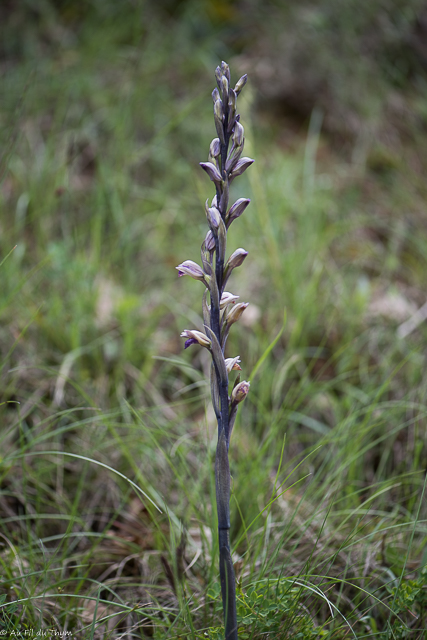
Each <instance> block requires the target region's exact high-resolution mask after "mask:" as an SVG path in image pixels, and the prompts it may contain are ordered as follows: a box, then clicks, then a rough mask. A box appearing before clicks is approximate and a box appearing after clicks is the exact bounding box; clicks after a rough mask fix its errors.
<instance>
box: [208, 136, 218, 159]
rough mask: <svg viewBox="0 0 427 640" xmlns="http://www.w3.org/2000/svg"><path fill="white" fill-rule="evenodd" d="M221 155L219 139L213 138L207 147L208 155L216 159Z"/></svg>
mask: <svg viewBox="0 0 427 640" xmlns="http://www.w3.org/2000/svg"><path fill="white" fill-rule="evenodd" d="M220 153H221V142H220V139H219V138H214V139H213V140H212V142H211V145H210V147H209V155H211V156H212V157H213V158H217V157H218V156H219V154H220Z"/></svg>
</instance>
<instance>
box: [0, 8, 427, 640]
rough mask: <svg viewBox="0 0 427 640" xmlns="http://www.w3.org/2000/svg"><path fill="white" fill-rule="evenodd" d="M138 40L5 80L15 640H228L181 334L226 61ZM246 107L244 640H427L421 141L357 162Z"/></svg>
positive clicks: (7, 610) (186, 43) (163, 38)
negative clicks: (219, 71) (202, 164)
mask: <svg viewBox="0 0 427 640" xmlns="http://www.w3.org/2000/svg"><path fill="white" fill-rule="evenodd" d="M129 16H130V17H129V18H126V20H125V19H123V22H121V21H120V20H116V24H114V21H112V22H111V23H109V22H108V21H107V22H104V23H101V24H99V25H97V24H96V23H95V22H93V21H92V22H91V21H90V20H89V19H88V20H87V22H84V23H83V24H84V25H85V26H84V28H82V29H81V30H80V31H79V32H78V33H79V35H78V37H75V38H74V39H71V40H70V39H69V40H67V39H64V42H63V43H61V44H60V45H55V47H54V55H53V53H52V51H53V50H52V48H50V49H49V48H48V50H47V53H43V51H40V50H37V51H36V53H37V55H36V56H34V52H29V53H25V52H24V54H23V55H22V56H21V57H20V58H19V60H18V61H16V60H15V61H14V62H13V61H12V62H11V63H10V65H9V66H7V65H6V63H5V64H4V66H3V71H2V80H3V82H2V107H1V111H0V119H1V122H2V131H1V139H2V148H3V150H4V151H3V159H2V163H3V165H2V166H4V167H6V170H5V171H4V173H3V174H2V184H1V189H0V207H1V213H2V215H1V223H0V225H1V235H0V248H1V257H0V260H3V258H5V260H4V261H3V263H2V265H1V267H0V269H1V276H2V286H1V289H0V310H1V327H0V354H1V373H0V375H1V389H2V398H1V402H2V404H1V405H0V413H1V424H2V429H1V434H0V439H1V446H0V450H1V461H0V462H1V464H0V474H1V492H0V515H1V521H0V527H1V528H0V544H1V545H2V553H1V557H0V563H1V569H0V574H1V596H0V597H1V600H0V606H1V609H0V610H1V614H0V616H1V617H0V620H1V625H3V626H2V629H3V630H5V631H6V632H7V633H9V635H10V634H11V633H12V631H14V632H15V634H16V635H17V637H28V635H29V633H25V632H26V631H29V630H33V631H34V632H37V631H38V630H46V631H47V630H49V629H50V630H51V631H50V633H51V635H52V637H53V635H54V632H56V633H60V632H62V633H65V632H67V633H69V634H70V635H71V637H78V638H88V639H89V638H112V639H113V638H121V637H124V636H126V635H127V637H140V638H141V637H142V638H143V637H154V638H158V639H163V638H206V637H210V638H211V639H215V638H220V637H221V603H220V596H219V585H218V576H217V566H218V559H217V554H218V549H217V541H216V512H215V509H213V508H212V504H213V500H214V493H215V492H214V480H213V459H214V455H215V437H214V431H215V427H214V424H213V423H214V420H213V415H212V413H211V410H210V408H209V402H208V395H209V389H208V385H207V383H206V380H207V374H208V369H209V362H208V358H204V354H203V353H200V352H199V351H196V350H195V351H194V352H193V353H192V354H188V353H187V352H185V354H184V353H183V351H182V344H181V342H182V341H180V339H179V337H178V336H179V332H180V331H181V330H182V329H183V328H184V327H189V326H190V325H189V322H190V323H192V324H193V325H194V327H196V328H200V325H201V319H200V317H199V312H198V311H197V310H198V309H199V302H200V295H199V294H200V291H199V290H198V287H197V286H191V283H189V282H182V281H181V280H180V281H179V282H177V279H176V272H175V270H174V268H173V267H175V266H176V265H177V264H179V263H180V262H182V260H183V259H187V258H189V259H194V260H197V259H198V255H197V247H198V243H200V238H202V237H203V236H204V233H203V231H204V229H205V223H204V214H203V203H204V198H205V193H206V190H205V186H206V181H205V180H204V176H203V175H200V174H201V173H202V172H201V171H200V170H199V168H198V162H199V161H200V160H203V159H204V158H203V153H204V152H203V150H204V149H206V148H207V144H208V142H209V141H210V139H211V137H213V135H214V133H213V131H212V124H211V110H210V103H209V93H210V90H211V88H212V87H211V85H212V82H213V77H212V76H211V69H212V68H213V67H214V66H215V64H216V62H217V60H216V57H215V55H214V53H215V54H216V49H215V47H217V46H218V45H217V44H215V45H214V44H213V43H214V42H217V40H216V34H215V33H214V36H215V37H214V36H212V35H209V34H207V37H206V39H205V40H204V42H203V43H201V42H200V41H196V40H194V37H193V35H192V32H191V29H190V28H189V26H188V25H189V22H188V20H187V21H181V22H177V21H175V20H174V19H173V18H168V19H167V20H164V19H162V18H159V17H158V15H157V14H156V13H155V12H152V15H150V16H148V17H147V18H146V23H144V24H146V27H144V32H143V33H142V35H141V33H139V32H137V30H136V28H135V32H132V30H130V29H129V24H128V22H127V20H129V22H130V23H132V24H133V22H132V15H131V14H129ZM148 27H149V28H148ZM69 33H73V31H72V30H71V31H69ZM227 53H228V52H227ZM224 57H226V58H227V56H224ZM172 61H173V64H172ZM229 61H230V62H232V60H229ZM237 63H238V60H237V61H236V64H237ZM234 66H235V65H234ZM234 66H233V67H234ZM233 67H232V68H233ZM244 71H247V72H248V73H249V76H251V69H250V68H249V69H247V68H243V69H242V72H244ZM212 86H213V85H212ZM252 90H253V91H254V89H253V88H252ZM402 99H404V100H405V101H406V103H405V104H407V105H408V108H411V105H412V104H413V103H414V100H415V98H414V96H413V95H411V92H410V91H409V90H408V92H407V93H406V94H405V93H402ZM242 100H243V101H244V97H242ZM416 100H417V106H416V108H417V109H418V112H421V111H422V108H423V109H424V111H425V103H423V104H421V102H422V94H420V95H419V96H417V98H416ZM423 105H424V106H423ZM414 109H415V107H414ZM241 110H242V113H244V114H245V123H244V124H245V127H246V134H247V139H248V143H251V144H252V146H253V149H250V148H248V149H247V152H248V155H250V156H252V157H255V158H256V159H257V161H256V163H255V165H254V167H253V168H252V170H251V172H248V177H247V178H246V177H245V178H244V180H247V181H246V183H245V184H244V185H243V186H242V187H241V188H242V193H238V192H235V193H234V195H235V196H236V198H237V197H239V196H240V195H242V194H243V193H244V194H245V195H248V196H249V197H251V198H252V204H251V207H250V209H249V210H248V214H247V215H246V214H245V215H244V216H242V219H241V221H239V223H240V229H239V238H238V245H239V246H244V247H245V248H246V249H247V250H249V256H248V259H247V261H246V262H245V269H244V270H242V272H241V273H237V271H238V270H237V271H236V275H234V274H233V278H234V283H235V285H234V286H235V289H236V290H239V292H241V294H242V295H241V299H242V300H246V299H248V300H251V301H253V304H252V302H251V306H250V307H249V308H248V310H247V312H246V314H245V316H246V315H247V317H248V320H246V324H245V325H244V326H243V325H242V324H241V323H239V324H240V326H239V330H236V331H235V332H234V333H233V334H232V335H231V336H230V340H229V345H228V355H237V354H240V356H241V357H242V367H243V372H244V374H245V377H246V378H247V379H250V380H251V393H250V396H248V399H247V400H246V402H245V403H244V406H243V407H242V410H241V414H240V415H239V417H238V420H237V424H236V427H235V430H234V432H233V439H234V442H233V446H232V448H231V449H230V452H231V468H232V475H233V495H232V503H231V508H232V517H231V521H232V527H233V528H232V531H231V537H232V543H233V549H234V553H235V556H234V559H235V567H236V575H237V578H238V580H239V589H238V613H239V616H240V637H241V638H242V639H244V638H248V639H249V638H253V639H254V640H257V639H259V638H266V637H277V638H283V639H285V638H298V637H300V638H304V639H306V638H330V639H332V638H333V639H340V638H351V637H353V638H354V637H356V638H378V639H381V640H385V639H390V640H391V639H392V638H408V639H411V640H412V639H415V638H422V637H423V634H424V633H425V628H426V626H427V625H426V619H425V613H424V611H425V601H426V589H427V575H426V572H425V566H426V562H427V554H426V548H427V547H426V540H427V524H426V522H427V521H426V507H425V505H426V500H425V467H426V436H425V427H424V425H425V417H426V413H427V405H426V397H425V395H426V394H425V389H426V380H425V370H426V367H425V347H424V345H425V339H426V328H425V326H424V325H420V326H419V327H418V328H417V329H416V330H415V331H413V332H412V333H411V334H410V335H409V336H407V337H406V338H405V339H398V338H397V336H396V329H397V327H398V325H399V324H400V323H401V322H403V321H404V320H405V319H406V318H407V317H408V315H410V314H411V313H413V311H414V310H415V309H416V308H417V307H420V306H421V305H422V304H423V303H424V302H425V299H424V291H425V284H426V283H425V273H426V264H425V261H426V257H425V242H426V228H425V223H424V221H423V217H422V215H423V209H424V201H425V185H424V182H423V178H422V176H423V171H424V170H425V164H426V157H425V150H424V149H425V145H424V146H423V143H424V142H425V131H424V130H423V129H422V127H421V128H418V129H411V126H412V125H411V123H409V124H407V123H406V124H402V123H399V122H395V121H393V119H392V118H390V119H389V120H388V121H387V122H385V123H384V124H383V125H381V126H382V131H386V132H387V131H388V135H389V137H388V138H387V137H386V138H384V136H383V134H381V135H380V133H378V138H374V139H373V140H372V143H371V145H370V146H369V147H368V148H367V149H366V154H365V159H366V161H365V162H364V163H362V164H360V162H358V163H356V162H355V161H352V160H351V157H350V156H349V155H346V153H342V152H341V151H340V150H339V149H338V150H337V148H336V147H335V146H334V145H333V144H332V143H331V141H330V140H329V139H328V137H327V136H326V135H325V134H322V133H321V130H320V128H319V119H318V116H316V114H313V116H312V121H311V124H310V122H309V121H304V123H303V124H301V123H300V122H298V121H294V120H287V121H286V126H285V125H284V123H283V121H281V120H277V119H276V118H273V117H272V116H270V117H269V118H268V119H266V118H265V116H262V117H261V116H260V114H259V112H258V111H257V110H256V108H255V100H254V98H252V99H251V98H250V97H249V98H248V99H247V102H246V103H245V104H242V105H241ZM249 114H252V115H251V116H250V115H249ZM316 118H317V120H316ZM316 123H317V124H316ZM387 123H388V124H387ZM387 126H388V129H387ZM384 139H386V142H384ZM390 140H391V142H390ZM201 154H202V155H201ZM358 157H359V156H358ZM249 192H251V194H249ZM229 243H230V246H229V250H230V252H231V251H233V250H234V249H235V248H236V247H237V244H236V243H237V240H236V239H235V235H234V232H233V229H232V230H231V232H230V234H229ZM15 245H16V248H15V249H14V250H13V251H12V252H11V250H12V248H13V247H14V246H15ZM189 247H190V253H191V248H194V254H192V255H189V253H188V248H189ZM10 252H11V253H10ZM9 253H10V255H8V254H9ZM183 280H185V279H183ZM232 285H233V281H231V282H230V288H231V290H232V291H233V290H234V288H233V286H232ZM251 308H252V312H251V313H252V315H250V311H251ZM242 320H243V319H242ZM200 351H202V350H200ZM251 372H252V375H250V373H251ZM423 567H424V569H423Z"/></svg>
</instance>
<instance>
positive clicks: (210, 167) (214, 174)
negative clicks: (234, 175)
mask: <svg viewBox="0 0 427 640" xmlns="http://www.w3.org/2000/svg"><path fill="white" fill-rule="evenodd" d="M199 164H200V166H201V167H202V169H203V170H204V171H206V173H207V174H208V176H209V178H210V179H211V180H212V182H218V183H219V182H221V180H222V178H221V174H220V172H219V171H218V169H217V168H216V166H215V165H214V164H212V162H199Z"/></svg>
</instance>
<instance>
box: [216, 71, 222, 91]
mask: <svg viewBox="0 0 427 640" xmlns="http://www.w3.org/2000/svg"><path fill="white" fill-rule="evenodd" d="M215 78H216V83H217V85H218V89H221V78H222V71H221V67H217V68H216V69H215Z"/></svg>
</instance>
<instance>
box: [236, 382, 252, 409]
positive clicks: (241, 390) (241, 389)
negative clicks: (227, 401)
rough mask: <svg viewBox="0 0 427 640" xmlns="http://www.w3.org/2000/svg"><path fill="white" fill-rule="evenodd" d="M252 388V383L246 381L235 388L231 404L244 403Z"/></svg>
mask: <svg viewBox="0 0 427 640" xmlns="http://www.w3.org/2000/svg"><path fill="white" fill-rule="evenodd" d="M250 386H251V385H250V383H249V382H246V380H244V381H243V382H240V383H239V384H238V385H237V386H236V387H234V389H233V392H232V394H231V402H235V403H236V404H237V403H239V402H242V401H243V400H244V399H245V398H246V396H247V395H248V393H249V387H250Z"/></svg>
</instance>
